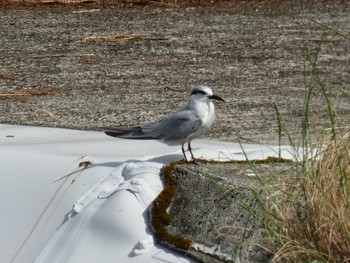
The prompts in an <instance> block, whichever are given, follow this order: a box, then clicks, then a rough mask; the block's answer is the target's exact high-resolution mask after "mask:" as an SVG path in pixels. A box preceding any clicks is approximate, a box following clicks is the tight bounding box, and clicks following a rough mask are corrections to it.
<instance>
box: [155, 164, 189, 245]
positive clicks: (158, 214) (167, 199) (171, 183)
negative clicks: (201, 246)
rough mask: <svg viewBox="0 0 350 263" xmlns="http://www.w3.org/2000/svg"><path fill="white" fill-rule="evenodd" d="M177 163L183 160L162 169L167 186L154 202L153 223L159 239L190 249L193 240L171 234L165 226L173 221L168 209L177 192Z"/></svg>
mask: <svg viewBox="0 0 350 263" xmlns="http://www.w3.org/2000/svg"><path fill="white" fill-rule="evenodd" d="M176 164H183V162H174V163H171V164H169V165H167V166H165V167H163V169H162V170H161V175H162V176H163V180H164V185H165V186H164V189H163V191H162V192H161V193H160V194H159V195H158V196H157V197H156V199H155V200H154V201H153V203H152V208H151V225H152V228H153V231H154V234H155V236H156V238H157V239H158V240H161V241H164V242H167V243H169V244H171V245H173V246H175V247H177V248H180V249H184V250H188V249H190V248H191V245H192V241H191V240H188V239H185V238H183V237H180V236H176V235H173V234H170V233H168V231H167V230H166V228H165V226H167V225H170V224H171V221H172V219H171V216H170V215H169V214H168V213H167V209H168V208H169V207H170V205H171V202H172V200H173V198H174V196H175V192H176V185H177V178H176V176H174V174H173V169H174V167H175V165H176Z"/></svg>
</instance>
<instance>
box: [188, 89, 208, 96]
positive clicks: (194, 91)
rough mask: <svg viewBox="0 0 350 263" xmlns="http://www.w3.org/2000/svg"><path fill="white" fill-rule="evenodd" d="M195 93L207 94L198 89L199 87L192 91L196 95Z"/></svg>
mask: <svg viewBox="0 0 350 263" xmlns="http://www.w3.org/2000/svg"><path fill="white" fill-rule="evenodd" d="M194 94H202V95H207V94H206V93H205V92H204V91H203V90H198V89H195V90H193V91H192V93H191V95H194Z"/></svg>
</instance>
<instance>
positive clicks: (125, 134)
mask: <svg viewBox="0 0 350 263" xmlns="http://www.w3.org/2000/svg"><path fill="white" fill-rule="evenodd" d="M103 131H104V133H105V134H107V135H109V136H112V137H119V138H125V139H133V138H135V139H137V138H138V139H153V138H151V137H149V136H145V135H144V133H143V132H142V128H141V126H136V127H130V128H125V127H117V128H103Z"/></svg>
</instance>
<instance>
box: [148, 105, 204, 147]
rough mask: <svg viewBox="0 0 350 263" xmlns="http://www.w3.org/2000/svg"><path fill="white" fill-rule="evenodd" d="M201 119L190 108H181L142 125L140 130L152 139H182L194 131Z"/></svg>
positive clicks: (200, 123) (198, 126) (199, 124)
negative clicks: (154, 121) (159, 119)
mask: <svg viewBox="0 0 350 263" xmlns="http://www.w3.org/2000/svg"><path fill="white" fill-rule="evenodd" d="M201 125H202V121H201V120H200V118H199V117H198V116H197V115H196V114H195V113H194V112H193V111H190V110H182V111H178V112H175V113H173V114H171V115H169V116H168V117H166V118H165V119H163V120H161V121H159V122H156V123H150V124H145V125H142V126H141V128H142V132H143V133H144V135H148V136H150V137H152V138H154V139H162V140H164V141H165V142H166V141H178V140H183V139H185V138H187V137H188V136H190V135H191V134H193V133H194V132H196V131H197V130H198V129H199V128H200V126H201Z"/></svg>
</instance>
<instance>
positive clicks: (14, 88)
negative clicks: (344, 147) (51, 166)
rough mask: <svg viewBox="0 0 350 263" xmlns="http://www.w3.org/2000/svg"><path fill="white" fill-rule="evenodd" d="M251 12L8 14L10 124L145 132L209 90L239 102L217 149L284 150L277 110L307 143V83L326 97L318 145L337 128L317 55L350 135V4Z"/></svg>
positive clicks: (226, 110)
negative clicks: (249, 143)
mask: <svg viewBox="0 0 350 263" xmlns="http://www.w3.org/2000/svg"><path fill="white" fill-rule="evenodd" d="M277 2H278V1H277ZM240 3H241V4H239V5H237V3H236V2H235V1H227V2H222V3H221V4H217V5H215V4H214V5H206V6H194V7H181V8H166V7H156V6H137V7H131V8H121V7H118V8H112V7H108V8H104V7H101V6H96V5H93V6H89V5H80V6H65V5H58V6H55V5H54V6H51V5H39V6H35V7H21V6H16V7H9V6H7V7H6V6H3V7H1V9H0V111H1V115H0V123H11V124H25V125H45V126H58V127H69V128H78V129H96V128H97V127H101V126H123V125H135V124H138V123H142V122H146V121H151V120H157V119H159V118H161V117H162V116H164V115H165V114H167V113H169V112H171V111H174V110H176V109H178V108H179V107H181V106H182V105H184V104H185V103H186V100H187V97H188V93H189V91H190V90H191V88H192V86H193V85H195V84H198V83H202V84H207V85H209V86H211V87H212V88H213V89H214V91H215V93H217V94H218V95H220V96H222V97H224V98H225V99H226V100H227V102H226V103H218V104H217V122H216V124H215V126H214V127H213V128H212V133H210V134H209V133H208V134H206V136H205V137H207V138H213V139H217V140H228V141H237V137H245V138H249V139H252V140H256V141H258V142H263V143H277V142H278V136H277V131H278V127H277V117H276V113H275V109H274V106H273V103H274V102H276V103H278V104H279V106H280V109H281V112H282V114H283V117H284V119H285V121H286V123H287V126H288V129H289V131H290V132H291V133H292V134H298V133H299V131H300V124H301V119H302V116H303V101H304V96H305V83H307V86H315V88H314V90H313V92H312V101H311V105H310V121H311V128H312V129H315V130H316V132H315V134H318V133H319V131H320V130H321V129H323V128H324V127H327V125H328V118H327V114H326V111H325V107H324V105H325V103H324V100H323V98H322V92H321V90H320V89H319V88H318V85H315V84H314V80H313V79H312V77H310V76H309V72H310V68H311V67H309V66H308V63H307V62H306V56H305V51H308V52H309V53H310V54H311V57H312V59H314V57H315V56H316V55H317V63H316V68H317V69H318V71H319V72H320V76H321V79H322V80H323V81H324V82H325V84H326V86H327V87H328V88H329V90H330V91H329V94H330V95H331V97H332V100H333V103H334V107H335V109H336V111H337V114H338V117H339V119H340V121H341V122H342V123H343V124H347V123H348V118H349V115H350V108H349V105H350V103H349V99H348V98H347V97H346V96H345V95H344V93H341V92H340V90H342V91H345V92H348V91H349V58H350V55H349V51H350V40H349V37H350V35H349V30H350V16H349V14H350V2H349V1H328V2H324V1H315V2H313V3H310V2H309V1H290V2H287V1H286V2H284V1H282V3H280V4H278V3H276V2H275V3H269V2H263V1H257V2H256V3H255V2H249V1H248V2H240ZM330 28H331V29H332V30H331V29H330ZM339 33H341V34H343V35H344V36H341V35H339ZM115 35H116V36H117V37H115ZM283 143H288V140H287V139H286V138H284V139H283Z"/></svg>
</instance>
